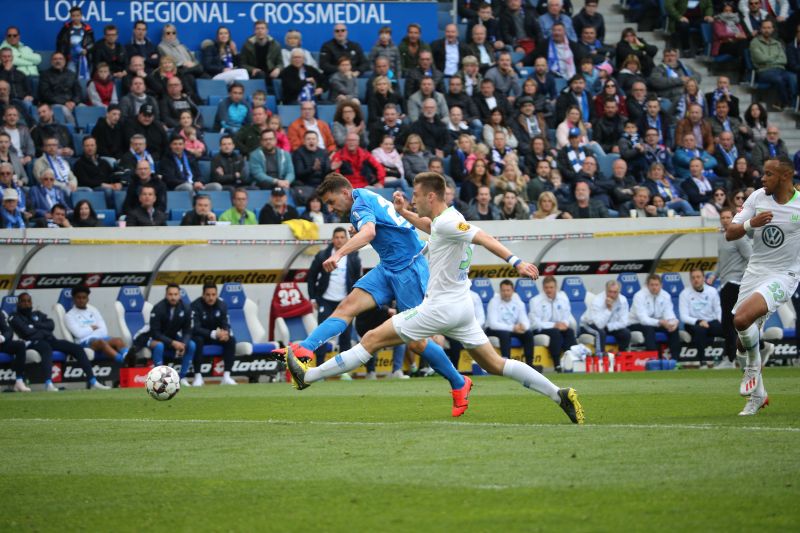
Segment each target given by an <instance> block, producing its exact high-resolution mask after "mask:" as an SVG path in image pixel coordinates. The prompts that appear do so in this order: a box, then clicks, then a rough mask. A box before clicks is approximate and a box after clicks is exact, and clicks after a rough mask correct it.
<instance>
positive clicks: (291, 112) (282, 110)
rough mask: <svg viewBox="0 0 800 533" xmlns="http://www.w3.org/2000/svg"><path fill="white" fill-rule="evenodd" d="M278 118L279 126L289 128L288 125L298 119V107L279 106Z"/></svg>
mask: <svg viewBox="0 0 800 533" xmlns="http://www.w3.org/2000/svg"><path fill="white" fill-rule="evenodd" d="M278 116H280V117H281V124H283V126H284V127H289V124H291V123H292V122H294V121H295V120H297V119H298V118H300V106H299V105H297V104H295V105H279V106H278Z"/></svg>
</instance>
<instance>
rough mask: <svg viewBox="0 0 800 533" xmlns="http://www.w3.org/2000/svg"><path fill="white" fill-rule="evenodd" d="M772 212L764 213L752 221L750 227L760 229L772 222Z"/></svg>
mask: <svg viewBox="0 0 800 533" xmlns="http://www.w3.org/2000/svg"><path fill="white" fill-rule="evenodd" d="M772 217H773V215H772V211H762V212H761V213H759V214H757V215H756V216H754V217H753V218H751V219H750V227H753V228H760V227H761V226H766V225H767V224H769V223H770V222H772Z"/></svg>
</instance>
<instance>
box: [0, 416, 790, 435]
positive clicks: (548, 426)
mask: <svg viewBox="0 0 800 533" xmlns="http://www.w3.org/2000/svg"><path fill="white" fill-rule="evenodd" d="M2 422H12V423H13V422H18V423H22V422H41V423H54V422H94V423H102V424H106V423H108V424H113V423H116V422H127V423H138V424H152V423H157V424H171V423H177V424H254V425H275V426H280V425H284V426H335V427H373V426H374V427H391V426H408V425H414V426H452V427H478V428H481V427H484V428H500V429H503V428H507V429H528V428H534V429H556V428H562V429H563V428H571V427H572V426H573V425H572V424H508V423H502V422H463V421H456V420H430V421H420V422H415V421H408V422H360V421H348V422H343V421H325V420H308V421H297V420H274V419H267V420H241V419H218V420H215V419H208V418H205V419H204V418H183V419H182V418H176V419H168V420H165V419H156V418H0V423H2ZM583 427H588V428H593V429H657V430H673V429H689V430H700V431H714V430H739V431H764V432H776V433H800V428H798V427H766V426H725V425H719V424H716V425H715V424H584V425H583Z"/></svg>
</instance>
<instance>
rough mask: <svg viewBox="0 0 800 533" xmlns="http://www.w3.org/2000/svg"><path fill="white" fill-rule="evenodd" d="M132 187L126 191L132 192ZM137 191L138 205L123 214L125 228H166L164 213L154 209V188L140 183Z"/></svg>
mask: <svg viewBox="0 0 800 533" xmlns="http://www.w3.org/2000/svg"><path fill="white" fill-rule="evenodd" d="M133 187H134V186H133V185H131V187H129V188H128V190H129V191H131V190H134V189H133ZM138 190H139V195H138V199H139V200H138V204H137V205H136V206H135V207H133V208H131V209H130V210H128V211H126V212H125V224H126V225H127V226H166V225H167V215H166V213H164V211H162V210H161V209H158V208H156V188H155V187H154V186H153V184H152V183H142V184H141V185H139V187H138ZM128 196H130V193H129V194H128Z"/></svg>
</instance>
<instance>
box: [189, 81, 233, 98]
mask: <svg viewBox="0 0 800 533" xmlns="http://www.w3.org/2000/svg"><path fill="white" fill-rule="evenodd" d="M196 82H197V96H199V97H200V99H201V100H203V102H208V98H209V96H211V95H220V96H222V97H225V96H227V95H228V85H227V84H226V83H225V82H224V81H222V80H204V79H198V80H196Z"/></svg>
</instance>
